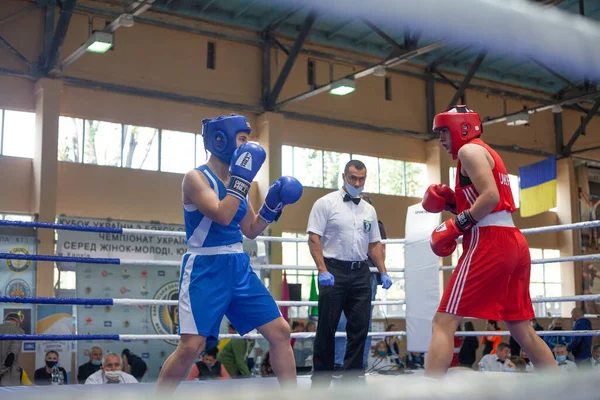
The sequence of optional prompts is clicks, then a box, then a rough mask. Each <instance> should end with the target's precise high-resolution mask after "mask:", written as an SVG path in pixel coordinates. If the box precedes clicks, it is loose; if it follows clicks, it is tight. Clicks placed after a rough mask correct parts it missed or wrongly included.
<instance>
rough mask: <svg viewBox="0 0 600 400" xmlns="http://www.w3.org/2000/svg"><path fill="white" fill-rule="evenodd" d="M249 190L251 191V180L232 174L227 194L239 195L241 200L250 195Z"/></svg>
mask: <svg viewBox="0 0 600 400" xmlns="http://www.w3.org/2000/svg"><path fill="white" fill-rule="evenodd" d="M248 192H250V182H248V181H247V180H244V179H242V178H240V177H237V176H232V177H231V179H229V187H228V188H227V194H229V195H231V196H233V197H237V198H238V199H240V200H244V199H245V198H246V197H248Z"/></svg>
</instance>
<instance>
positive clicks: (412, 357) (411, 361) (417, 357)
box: [404, 352, 425, 369]
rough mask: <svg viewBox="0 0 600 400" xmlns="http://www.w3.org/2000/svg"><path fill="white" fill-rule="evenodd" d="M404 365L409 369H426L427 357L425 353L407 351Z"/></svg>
mask: <svg viewBox="0 0 600 400" xmlns="http://www.w3.org/2000/svg"><path fill="white" fill-rule="evenodd" d="M404 365H405V366H406V368H408V369H424V368H425V357H424V356H423V353H415V352H410V353H407V354H406V355H405V356H404Z"/></svg>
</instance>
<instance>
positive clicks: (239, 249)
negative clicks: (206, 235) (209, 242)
mask: <svg viewBox="0 0 600 400" xmlns="http://www.w3.org/2000/svg"><path fill="white" fill-rule="evenodd" d="M243 252H244V246H242V244H241V243H234V244H228V245H225V246H214V247H188V253H192V254H199V255H201V256H214V255H217V254H237V253H243Z"/></svg>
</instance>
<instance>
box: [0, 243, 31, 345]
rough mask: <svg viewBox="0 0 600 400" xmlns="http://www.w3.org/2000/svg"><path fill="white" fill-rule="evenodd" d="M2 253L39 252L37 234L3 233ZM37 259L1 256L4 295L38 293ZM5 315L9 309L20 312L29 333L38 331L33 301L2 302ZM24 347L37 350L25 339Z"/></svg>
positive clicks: (25, 295)
mask: <svg viewBox="0 0 600 400" xmlns="http://www.w3.org/2000/svg"><path fill="white" fill-rule="evenodd" d="M0 253H11V254H35V253H36V238H35V237H33V236H8V235H0ZM35 264H36V263H35V261H22V260H0V290H1V293H2V295H3V296H17V297H32V296H35V267H36V265H35ZM0 307H1V309H2V318H4V317H5V316H6V315H7V314H8V313H10V312H14V313H17V314H18V315H19V316H20V318H21V327H22V328H23V330H25V333H27V334H31V333H35V331H34V329H33V328H34V327H33V326H32V325H33V323H32V317H33V316H32V312H33V307H34V306H33V305H32V304H17V303H15V304H10V303H0ZM23 351H28V352H30V351H35V348H33V349H32V348H31V347H30V346H26V345H25V343H23Z"/></svg>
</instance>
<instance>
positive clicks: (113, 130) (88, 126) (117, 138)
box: [83, 120, 123, 167]
mask: <svg viewBox="0 0 600 400" xmlns="http://www.w3.org/2000/svg"><path fill="white" fill-rule="evenodd" d="M122 142H123V126H122V125H121V124H113V123H111V122H104V121H92V120H86V121H85V153H84V155H83V162H84V163H86V164H96V165H108V166H112V167H120V166H121V149H122Z"/></svg>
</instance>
